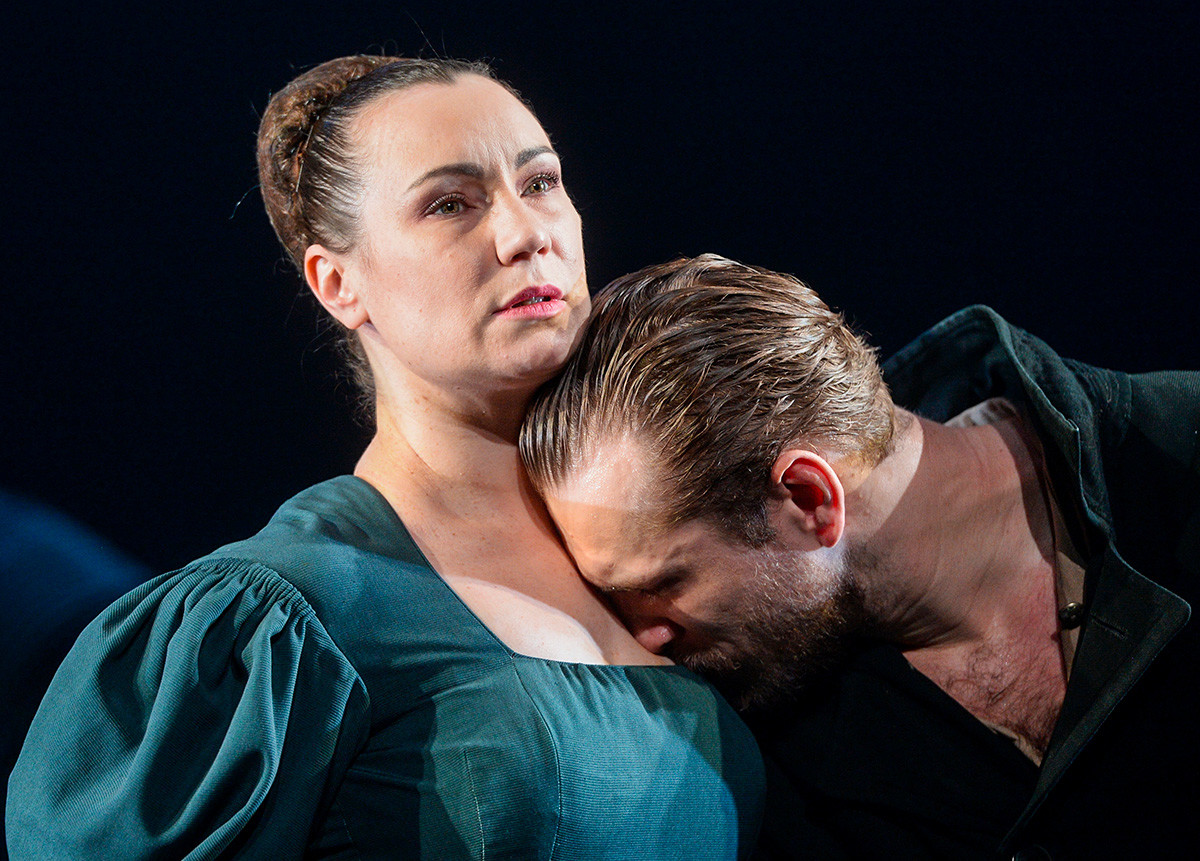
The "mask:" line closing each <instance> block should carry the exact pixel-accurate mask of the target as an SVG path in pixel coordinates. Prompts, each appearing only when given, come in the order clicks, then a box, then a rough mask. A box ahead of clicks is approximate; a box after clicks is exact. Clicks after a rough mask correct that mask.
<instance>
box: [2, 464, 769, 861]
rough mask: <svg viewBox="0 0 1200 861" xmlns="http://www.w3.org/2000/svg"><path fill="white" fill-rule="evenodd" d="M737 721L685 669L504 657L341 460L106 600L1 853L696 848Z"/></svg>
mask: <svg viewBox="0 0 1200 861" xmlns="http://www.w3.org/2000/svg"><path fill="white" fill-rule="evenodd" d="M762 794H763V773H762V761H761V759H760V757H759V753H758V749H757V747H756V746H755V744H754V741H753V739H752V738H751V736H750V735H749V732H748V731H747V729H746V728H745V726H744V725H743V724H742V722H741V721H740V720H739V718H738V717H737V716H736V715H735V714H734V712H733V711H732V710H731V709H730V708H729V706H728V705H727V704H726V703H725V702H724V701H723V700H722V699H721V697H720V696H719V695H718V694H717V693H716V692H715V691H714V690H713V689H712V688H711V687H709V686H708V685H707V684H705V683H704V682H703V681H701V680H700V679H699V678H697V677H696V676H694V675H692V674H691V673H690V672H688V671H687V670H686V669H684V668H682V667H663V666H605V665H594V664H572V663H564V662H559V661H552V660H547V659H543V658H532V657H527V656H523V655H519V654H516V653H514V652H513V651H512V650H511V649H509V648H508V647H506V646H505V645H504V644H503V643H501V642H500V641H499V640H498V639H496V637H495V636H494V635H493V634H492V633H491V632H490V631H489V630H488V629H487V628H486V627H485V626H484V625H483V623H482V622H480V621H479V619H478V618H477V617H476V616H475V615H474V614H473V613H472V612H471V611H470V610H469V609H468V608H467V606H466V605H465V604H464V603H463V602H462V601H461V600H460V599H459V597H458V596H457V594H456V593H455V592H454V591H453V590H451V589H450V588H449V586H447V585H446V583H445V581H443V580H442V579H441V577H439V576H438V575H437V573H436V572H434V571H433V569H432V568H431V567H430V566H429V563H428V562H427V561H426V560H425V559H424V557H423V556H422V555H421V553H420V551H419V550H418V549H417V547H416V545H415V544H414V543H413V541H412V539H411V538H410V537H409V535H408V533H407V532H406V531H405V529H404V527H403V526H402V525H401V523H400V521H399V520H398V518H397V517H396V515H395V513H394V511H393V510H392V508H391V507H390V506H389V505H388V503H387V502H386V501H385V500H384V499H383V497H381V496H380V495H379V493H378V492H377V491H375V490H374V489H373V488H372V487H371V486H370V485H368V484H367V483H366V482H363V481H361V480H360V479H357V478H354V477H351V476H343V477H341V478H336V479H333V480H331V481H327V482H325V483H323V484H320V485H317V486H316V487H313V488H310V489H309V490H307V491H305V492H303V493H301V494H299V495H298V496H296V497H295V498H293V499H292V500H291V501H289V502H288V503H287V504H285V505H284V506H283V507H282V508H281V509H280V510H279V512H278V513H277V514H276V515H275V517H274V518H273V519H272V520H271V522H270V523H269V524H268V525H267V526H266V528H265V529H263V530H262V532H260V533H259V534H258V535H256V536H255V537H253V538H251V539H249V540H247V541H243V542H240V543H237V544H232V545H229V546H227V547H224V548H222V549H220V550H218V551H217V552H215V553H213V554H211V555H210V556H207V557H205V558H203V559H201V560H199V561H197V562H195V563H193V564H191V565H189V566H188V567H186V568H183V569H181V570H180V571H177V572H174V573H171V574H166V575H163V576H161V577H159V578H157V579H155V580H151V581H150V582H148V583H146V584H144V585H143V586H142V587H140V588H138V589H136V590H135V591H133V592H131V593H129V594H128V595H126V596H124V597H123V598H121V599H120V600H118V601H117V602H116V603H115V604H114V605H112V606H111V607H110V608H109V609H108V610H106V611H105V612H104V613H103V614H102V615H101V616H100V617H99V618H97V619H96V620H95V621H94V622H93V623H92V624H91V625H90V626H89V627H88V628H87V629H86V630H85V631H84V633H83V634H82V636H81V637H80V639H79V641H78V642H77V643H76V645H75V647H74V649H73V650H72V651H71V653H70V654H69V655H68V657H67V659H66V661H65V662H64V663H63V665H62V667H61V668H60V670H59V672H58V674H57V675H56V676H55V679H54V682H53V683H52V684H51V686H50V690H49V692H48V693H47V695H46V698H45V700H44V701H43V703H42V706H41V708H40V710H39V711H38V714H37V717H36V718H35V719H34V723H33V726H32V728H31V730H30V733H29V736H28V738H27V740H26V742H25V746H24V748H23V750H22V752H21V756H20V759H19V760H18V763H17V766H16V769H15V770H14V772H13V775H12V778H11V780H10V783H9V797H8V810H7V823H6V826H7V832H8V841H9V849H10V852H11V855H12V858H13V859H17V861H21V859H39V861H40V859H66V858H80V859H82V858H89V859H91V858H104V859H107V861H112V859H124V858H138V859H148V858H155V859H160V858H161V859H179V858H189V859H191V858H196V859H199V858H215V857H247V858H263V859H285V858H299V857H308V858H314V857H315V858H347V859H350V858H353V859H375V858H388V859H393V858H396V859H403V858H422V859H455V858H487V859H501V858H508V859H522V861H528V859H543V858H544V859H590V858H613V859H616V858H620V859H629V858H640V859H660V858H662V859H666V858H679V859H701V858H702V859H718V858H735V857H740V856H745V855H747V854H748V853H749V851H750V849H751V848H752V844H753V841H754V839H755V837H756V833H757V829H758V824H759V818H760V814H761V807H762Z"/></svg>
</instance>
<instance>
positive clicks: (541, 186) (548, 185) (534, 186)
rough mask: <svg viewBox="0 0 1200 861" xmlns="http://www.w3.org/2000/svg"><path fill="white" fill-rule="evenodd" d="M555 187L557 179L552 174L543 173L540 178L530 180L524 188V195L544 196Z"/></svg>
mask: <svg viewBox="0 0 1200 861" xmlns="http://www.w3.org/2000/svg"><path fill="white" fill-rule="evenodd" d="M557 185H558V177H557V176H555V175H554V174H550V173H545V174H542V175H541V176H535V177H534V178H533V179H532V180H530V182H529V185H527V186H525V193H526V194H545V193H546V192H548V191H550V190H551V189H552V188H554V187H555V186H557Z"/></svg>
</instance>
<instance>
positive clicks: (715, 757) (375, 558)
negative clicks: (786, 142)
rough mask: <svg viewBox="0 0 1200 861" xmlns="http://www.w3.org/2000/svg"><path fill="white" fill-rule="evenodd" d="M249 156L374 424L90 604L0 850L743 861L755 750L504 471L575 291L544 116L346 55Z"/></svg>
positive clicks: (319, 72)
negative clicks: (151, 570)
mask: <svg viewBox="0 0 1200 861" xmlns="http://www.w3.org/2000/svg"><path fill="white" fill-rule="evenodd" d="M259 171H260V178H261V182H262V190H263V197H264V199H265V201H266V206H267V211H268V213H269V215H270V217H271V221H272V224H273V225H274V227H275V230H276V233H277V235H278V236H279V238H280V240H281V242H282V243H283V245H284V247H285V248H286V249H287V251H288V253H289V255H290V257H291V258H292V260H293V261H294V262H295V263H296V265H297V266H298V267H299V268H300V270H301V272H302V273H303V275H304V278H305V280H306V282H307V283H308V286H309V287H310V288H311V290H312V292H313V294H314V295H315V296H316V297H317V299H318V301H319V302H320V303H321V305H322V306H323V307H324V308H325V309H326V310H327V311H328V312H329V314H330V315H332V317H333V318H334V319H335V320H336V321H337V322H338V323H339V324H340V325H341V326H342V327H344V329H345V331H346V333H347V335H348V337H349V344H350V346H351V351H352V352H354V353H355V354H356V355H357V356H358V359H359V361H358V365H357V367H358V371H359V376H360V378H361V379H362V380H363V381H364V382H365V383H366V384H367V385H369V386H371V387H372V388H371V389H370V391H371V392H372V393H373V394H372V399H373V402H374V407H375V415H376V427H377V429H376V433H375V436H374V438H373V439H372V441H371V443H370V445H369V446H368V448H367V450H366V452H365V453H364V454H363V456H362V459H361V460H360V461H359V463H358V465H357V467H356V469H355V474H354V475H353V476H342V477H341V478H336V479H333V480H332V481H328V482H325V483H323V484H320V485H317V486H316V487H313V488H310V489H309V490H307V491H305V492H303V493H301V494H299V495H298V496H297V497H295V498H294V499H292V500H291V501H289V502H288V503H286V504H285V505H284V506H283V507H282V508H281V509H280V511H279V512H278V513H277V514H276V516H275V517H274V518H273V519H272V521H271V522H270V523H269V524H268V525H267V527H266V528H265V529H264V530H263V531H262V532H260V533H259V534H258V535H257V536H255V537H254V538H251V539H249V540H247V541H244V542H241V543H238V544H233V545H229V546H227V547H224V548H222V549H220V550H218V551H217V552H215V553H213V554H211V555H210V556H207V557H205V558H203V559H201V560H199V561H197V562H195V563H193V564H192V565H189V566H188V567H186V568H184V569H182V570H180V571H179V572H175V573H173V574H168V575H164V576H163V577H160V578H158V579H156V580H153V581H151V582H150V583H148V584H146V585H145V586H144V587H141V588H139V589H138V590H136V591H134V592H132V593H130V594H129V595H127V596H125V597H124V598H123V599H121V600H120V601H118V602H117V603H116V604H114V605H113V606H112V607H111V608H109V610H107V611H106V612H105V613H104V614H103V615H102V616H101V617H100V618H99V619H97V620H96V621H95V622H94V623H93V624H92V625H91V626H89V628H88V629H87V630H86V631H85V632H84V634H83V635H82V637H81V638H80V640H79V642H78V643H77V644H76V647H75V649H74V650H73V651H72V653H71V655H70V656H69V657H68V659H67V661H66V662H65V663H64V665H63V667H62V668H61V669H60V671H59V674H58V676H57V677H56V679H55V682H54V684H53V685H52V686H51V689H50V691H49V693H48V694H47V697H46V699H45V701H44V702H43V705H42V708H41V710H40V711H39V714H38V716H37V718H36V719H35V723H34V726H33V728H32V730H31V732H30V735H29V738H28V740H27V742H26V745H25V748H24V749H23V751H22V755H21V760H20V762H19V763H18V766H17V768H16V770H15V771H14V775H13V779H12V783H11V789H10V796H9V802H8V805H9V806H8V810H9V821H8V828H9V841H10V843H9V845H10V847H11V851H12V857H13V858H17V859H21V858H74V857H80V858H81V857H88V858H106V859H113V858H149V857H154V858H180V857H187V858H211V857H217V856H234V855H241V856H246V857H255V858H260V857H261V858H272V859H276V858H288V857H299V856H302V855H303V856H306V857H307V856H312V857H345V858H408V857H421V858H438V859H443V858H458V857H480V858H482V857H485V856H486V857H488V858H521V859H528V858H603V857H620V858H631V857H647V858H650V857H653V858H661V857H679V858H701V857H703V858H716V857H731V856H733V855H734V854H745V853H746V852H747V851H748V849H749V844H750V843H751V842H752V839H753V833H754V831H755V829H756V828H757V817H758V811H759V805H760V802H761V781H762V777H761V763H760V760H759V759H758V754H757V751H756V749H755V748H754V746H753V741H752V740H751V739H750V737H749V736H748V734H747V732H746V730H745V728H744V726H742V725H741V723H740V722H739V721H738V720H737V718H736V717H735V716H734V715H733V714H732V712H731V711H730V710H729V709H728V707H727V706H726V705H725V704H724V703H723V702H722V701H721V700H720V698H719V697H717V696H716V695H715V694H714V693H713V692H712V691H711V689H710V688H708V687H707V686H706V685H704V684H703V683H702V682H700V681H699V680H698V679H696V678H695V677H694V676H692V675H691V674H689V673H688V672H687V671H686V670H683V669H681V668H678V667H674V666H670V665H668V666H662V665H660V659H658V658H657V657H656V656H654V655H652V654H650V653H648V652H645V651H644V650H642V649H641V647H640V646H638V644H637V643H636V642H635V641H634V640H633V638H632V637H631V636H630V635H629V634H628V632H626V631H625V629H624V628H622V627H621V625H620V624H619V623H618V622H617V620H616V619H615V618H614V616H613V615H612V614H611V613H610V612H609V610H608V609H607V607H606V606H605V605H604V604H603V603H602V602H601V601H600V600H598V599H597V597H596V595H595V594H593V593H592V592H591V591H590V590H589V589H588V588H587V587H586V586H585V585H584V584H583V582H582V581H581V580H580V578H579V577H578V575H577V573H576V572H575V570H574V567H573V566H572V564H571V560H570V559H569V558H568V556H567V555H566V554H565V552H564V551H563V549H562V547H561V546H560V544H559V543H558V541H557V540H556V537H555V533H554V530H553V528H552V527H551V525H550V522H549V520H548V519H547V515H546V512H545V510H544V509H543V507H542V505H541V503H540V502H539V501H538V500H537V498H536V497H535V496H534V494H533V493H532V492H531V491H530V489H529V484H528V482H527V480H526V477H525V474H524V472H523V471H522V468H521V466H520V461H519V458H518V454H517V449H516V446H515V441H516V438H517V431H518V427H519V423H520V420H521V417H522V414H523V411H524V409H525V404H526V402H527V400H528V398H529V396H530V395H531V393H532V392H533V390H534V389H535V388H536V387H537V386H538V384H540V383H541V382H543V381H545V380H546V379H548V378H549V377H550V376H552V375H553V374H554V373H555V372H556V371H557V370H558V369H559V368H560V367H561V366H562V364H563V363H564V362H565V360H566V358H567V356H568V354H569V353H570V351H571V349H572V348H573V346H574V344H575V342H576V340H577V338H578V336H579V332H580V329H581V327H582V326H583V324H584V322H585V319H586V317H587V313H588V307H589V300H588V293H587V287H586V281H585V278H584V267H583V252H582V241H581V236H580V225H579V216H578V214H577V213H576V212H575V209H574V207H573V206H572V204H571V201H570V199H569V198H568V197H567V195H566V192H565V191H564V189H563V186H562V182H561V178H560V167H559V161H558V157H557V156H556V155H555V153H554V150H553V148H552V147H551V145H550V141H549V139H548V138H547V136H546V133H545V132H544V131H543V130H542V128H541V126H540V125H539V123H538V121H537V120H536V119H535V118H534V116H533V115H532V114H531V113H530V112H529V110H528V109H527V108H526V107H525V106H524V105H523V104H522V103H521V102H520V101H519V100H518V99H517V98H516V97H515V96H514V94H513V92H512V91H511V90H510V89H508V88H506V87H505V86H503V85H501V84H499V83H497V82H496V81H495V80H493V79H492V78H491V76H490V73H489V72H488V70H487V69H486V68H484V67H482V66H478V65H469V64H463V63H457V62H451V61H440V60H435V61H419V60H403V59H396V58H385V57H347V58H342V59H339V60H333V61H330V62H328V63H325V64H324V65H321V66H318V67H317V68H315V69H313V70H312V71H310V72H307V73H305V74H304V75H301V76H300V77H299V78H297V79H296V80H294V81H293V82H292V83H291V84H290V85H289V86H288V87H287V88H286V89H284V90H283V91H282V92H280V93H278V94H276V95H275V96H274V97H273V98H272V100H271V102H270V104H269V105H268V107H267V110H266V113H265V115H264V117H263V121H262V125H261V127H260V130H259Z"/></svg>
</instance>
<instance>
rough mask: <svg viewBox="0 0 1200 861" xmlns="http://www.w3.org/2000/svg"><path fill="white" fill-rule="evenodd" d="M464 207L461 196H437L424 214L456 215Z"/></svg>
mask: <svg viewBox="0 0 1200 861" xmlns="http://www.w3.org/2000/svg"><path fill="white" fill-rule="evenodd" d="M465 208H466V203H465V202H464V201H463V199H462V198H461V197H439V198H438V199H437V200H435V201H434V202H433V203H431V204H429V207H428V208H427V209H426V210H425V214H426V215H458V214H459V213H460V212H462V211H463V209H465Z"/></svg>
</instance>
